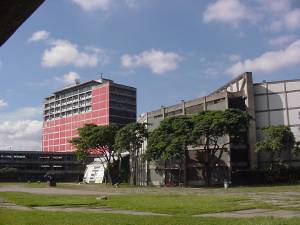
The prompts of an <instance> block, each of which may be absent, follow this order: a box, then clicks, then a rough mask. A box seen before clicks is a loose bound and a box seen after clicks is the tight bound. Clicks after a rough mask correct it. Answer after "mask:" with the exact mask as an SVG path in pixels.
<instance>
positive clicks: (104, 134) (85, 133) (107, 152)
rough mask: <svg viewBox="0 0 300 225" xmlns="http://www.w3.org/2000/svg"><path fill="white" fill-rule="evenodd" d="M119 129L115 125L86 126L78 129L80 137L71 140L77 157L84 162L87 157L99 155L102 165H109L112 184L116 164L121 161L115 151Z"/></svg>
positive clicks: (109, 179) (108, 175)
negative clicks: (112, 173) (112, 174)
mask: <svg viewBox="0 0 300 225" xmlns="http://www.w3.org/2000/svg"><path fill="white" fill-rule="evenodd" d="M117 130H118V127H117V126H116V125H115V124H110V125H105V126H97V125H94V124H86V125H85V126H84V127H81V128H78V134H79V137H76V138H73V139H72V140H70V143H71V144H72V145H73V146H75V147H76V155H77V157H78V158H79V159H82V160H84V159H85V158H86V156H87V155H90V154H93V155H98V156H99V157H100V159H101V160H102V163H106V164H107V177H108V181H109V182H110V183H112V182H113V181H112V176H111V172H112V169H113V168H114V165H115V162H116V161H117V160H118V159H119V154H118V152H116V151H114V142H115V136H116V134H117Z"/></svg>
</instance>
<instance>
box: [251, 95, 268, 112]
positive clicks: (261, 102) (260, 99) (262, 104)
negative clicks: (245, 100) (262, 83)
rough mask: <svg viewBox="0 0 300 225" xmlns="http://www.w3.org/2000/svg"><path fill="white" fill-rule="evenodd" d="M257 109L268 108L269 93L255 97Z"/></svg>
mask: <svg viewBox="0 0 300 225" xmlns="http://www.w3.org/2000/svg"><path fill="white" fill-rule="evenodd" d="M254 104H255V110H256V111H260V110H267V109H268V98H267V95H258V96H255V98H254Z"/></svg>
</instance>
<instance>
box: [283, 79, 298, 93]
mask: <svg viewBox="0 0 300 225" xmlns="http://www.w3.org/2000/svg"><path fill="white" fill-rule="evenodd" d="M286 90H287V91H294V90H300V81H293V82H286Z"/></svg>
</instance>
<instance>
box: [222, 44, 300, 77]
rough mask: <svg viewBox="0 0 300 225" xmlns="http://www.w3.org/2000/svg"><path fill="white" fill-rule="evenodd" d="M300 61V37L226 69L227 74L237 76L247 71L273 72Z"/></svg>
mask: <svg viewBox="0 0 300 225" xmlns="http://www.w3.org/2000/svg"><path fill="white" fill-rule="evenodd" d="M299 63H300V39H298V40H297V41H295V42H293V43H291V44H290V45H289V46H288V47H286V48H284V49H281V50H278V51H269V52H266V53H264V54H262V55H261V56H259V57H257V58H255V59H247V60H245V61H244V62H241V61H239V62H237V63H235V64H234V65H232V66H231V67H230V68H228V69H227V70H226V73H227V74H230V75H233V76H236V75H239V74H240V73H243V72H245V71H252V72H266V73H268V72H272V71H275V70H279V69H282V68H285V67H289V66H293V65H297V64H299Z"/></svg>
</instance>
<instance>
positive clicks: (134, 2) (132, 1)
mask: <svg viewBox="0 0 300 225" xmlns="http://www.w3.org/2000/svg"><path fill="white" fill-rule="evenodd" d="M140 1H141V0H126V4H127V6H128V7H129V8H133V9H135V8H138V6H139V2H140Z"/></svg>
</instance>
